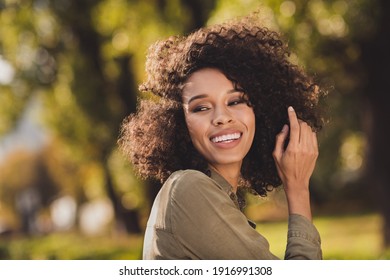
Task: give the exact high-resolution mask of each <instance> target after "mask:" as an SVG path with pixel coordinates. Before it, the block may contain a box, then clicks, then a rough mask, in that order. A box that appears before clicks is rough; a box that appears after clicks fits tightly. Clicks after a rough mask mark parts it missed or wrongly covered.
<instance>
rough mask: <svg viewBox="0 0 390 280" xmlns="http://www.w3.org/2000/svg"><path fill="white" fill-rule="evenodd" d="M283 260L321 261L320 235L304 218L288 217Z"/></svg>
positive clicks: (299, 216)
mask: <svg viewBox="0 0 390 280" xmlns="http://www.w3.org/2000/svg"><path fill="white" fill-rule="evenodd" d="M284 258H285V259H302V260H319V259H322V251H321V239H320V234H319V233H318V231H317V229H316V228H315V227H314V225H313V224H312V223H311V222H310V221H309V220H308V219H307V218H305V217H303V216H301V215H297V214H293V215H290V217H289V223H288V233H287V247H286V254H285V257H284Z"/></svg>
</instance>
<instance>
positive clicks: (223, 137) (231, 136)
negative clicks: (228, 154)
mask: <svg viewBox="0 0 390 280" xmlns="http://www.w3.org/2000/svg"><path fill="white" fill-rule="evenodd" d="M241 135H242V133H241V132H234V133H225V134H220V135H217V136H213V137H211V138H210V140H211V142H213V143H231V142H233V141H235V140H238V139H240V138H241Z"/></svg>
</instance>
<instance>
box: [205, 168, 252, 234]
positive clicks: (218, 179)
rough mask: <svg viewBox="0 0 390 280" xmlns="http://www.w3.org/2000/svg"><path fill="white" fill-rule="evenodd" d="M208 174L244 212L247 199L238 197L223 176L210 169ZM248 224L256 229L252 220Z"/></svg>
mask: <svg viewBox="0 0 390 280" xmlns="http://www.w3.org/2000/svg"><path fill="white" fill-rule="evenodd" d="M206 174H207V175H208V176H209V177H210V178H211V179H213V180H214V181H215V182H216V183H217V184H218V185H219V186H220V187H221V189H222V190H223V191H225V192H226V193H227V194H228V195H229V197H230V199H231V200H232V201H233V202H234V204H235V205H236V207H237V208H238V209H240V211H242V210H243V209H244V207H245V205H246V202H245V198H244V197H243V196H242V194H241V195H237V194H236V193H235V192H233V187H232V185H230V183H229V182H228V181H226V179H225V178H224V177H222V175H221V174H219V173H218V172H217V171H215V170H213V169H211V168H209V169H208V170H207V171H206ZM248 223H249V225H250V226H251V227H252V228H254V229H256V224H255V223H254V222H252V221H250V220H248Z"/></svg>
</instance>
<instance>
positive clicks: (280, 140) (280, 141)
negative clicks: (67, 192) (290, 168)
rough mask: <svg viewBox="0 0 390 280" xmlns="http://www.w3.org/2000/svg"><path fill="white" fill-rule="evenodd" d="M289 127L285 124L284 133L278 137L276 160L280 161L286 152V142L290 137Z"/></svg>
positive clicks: (274, 154) (275, 151) (274, 153)
mask: <svg viewBox="0 0 390 280" xmlns="http://www.w3.org/2000/svg"><path fill="white" fill-rule="evenodd" d="M288 130H289V129H288V125H287V124H285V125H284V126H283V128H282V131H281V132H280V133H279V134H278V135H276V142H275V149H274V152H273V156H274V158H275V159H280V158H281V156H282V155H283V152H284V142H285V141H286V139H287V135H288Z"/></svg>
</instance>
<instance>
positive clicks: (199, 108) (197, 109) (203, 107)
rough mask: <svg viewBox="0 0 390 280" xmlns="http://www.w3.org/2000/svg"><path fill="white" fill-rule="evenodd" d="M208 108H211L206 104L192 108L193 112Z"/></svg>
mask: <svg viewBox="0 0 390 280" xmlns="http://www.w3.org/2000/svg"><path fill="white" fill-rule="evenodd" d="M207 110H209V108H208V107H206V106H196V107H195V108H194V109H192V112H193V113H197V112H204V111H207Z"/></svg>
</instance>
